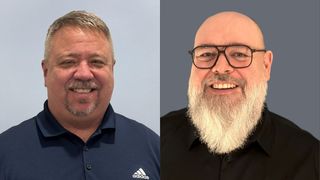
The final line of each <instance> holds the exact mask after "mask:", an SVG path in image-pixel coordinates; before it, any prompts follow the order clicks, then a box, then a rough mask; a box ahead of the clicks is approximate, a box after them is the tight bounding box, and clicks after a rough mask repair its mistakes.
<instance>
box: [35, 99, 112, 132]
mask: <svg viewBox="0 0 320 180" xmlns="http://www.w3.org/2000/svg"><path fill="white" fill-rule="evenodd" d="M36 123H37V125H38V127H39V129H40V131H41V133H42V135H43V136H44V137H54V136H59V135H62V134H64V133H67V132H68V131H67V130H66V129H65V128H63V127H62V126H61V125H60V124H59V123H58V121H57V120H56V119H55V118H54V116H53V115H52V113H51V112H50V110H49V108H48V101H46V102H45V103H44V109H43V111H41V112H40V113H39V114H38V115H37V117H36ZM104 129H115V113H114V111H113V108H112V106H111V104H109V106H108V108H107V110H106V113H105V114H104V117H103V120H102V122H101V124H100V126H99V127H98V129H97V131H96V132H95V133H101V132H102V130H104Z"/></svg>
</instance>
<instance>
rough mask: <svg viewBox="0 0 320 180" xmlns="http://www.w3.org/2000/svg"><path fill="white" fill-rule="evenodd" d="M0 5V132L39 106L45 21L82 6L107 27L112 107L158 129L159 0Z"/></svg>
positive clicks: (12, 1) (37, 0)
mask: <svg viewBox="0 0 320 180" xmlns="http://www.w3.org/2000/svg"><path fill="white" fill-rule="evenodd" d="M0 7H1V11H0V17H1V28H0V49H1V50H0V51H1V60H0V62H1V71H0V77H1V88H0V100H1V102H0V132H3V131H4V130H5V129H8V128H9V127H11V126H13V125H17V124H19V123H20V122H22V121H23V120H26V119H28V118H31V117H33V116H34V115H36V114H37V113H38V112H39V111H41V110H42V109H43V102H44V101H45V100H46V97H47V96H46V89H45V87H44V85H43V77H42V71H41V65H40V63H41V60H42V58H43V50H44V39H45V35H46V32H47V29H48V27H49V25H50V24H51V23H52V22H53V21H54V20H55V19H56V18H58V17H60V16H62V15H64V14H66V13H67V12H69V11H71V10H87V11H89V12H93V13H95V14H97V15H98V16H100V17H101V18H102V19H103V20H104V21H105V22H106V23H107V25H108V26H109V28H110V30H111V35H112V38H113V43H114V50H115V57H116V60H117V63H116V66H115V89H114V93H113V97H112V100H111V103H112V105H113V107H114V109H115V111H116V112H118V113H121V114H124V115H125V116H127V117H129V118H133V119H135V120H137V121H139V122H141V123H143V124H145V125H147V126H148V127H150V128H151V129H153V130H154V131H155V132H157V133H158V134H159V116H160V97H159V94H160V69H159V66H160V0H134V1H122V0H90V1H88V0H77V1H66V0H55V1H53V0H28V1H20V0H5V1H1V2H0Z"/></svg>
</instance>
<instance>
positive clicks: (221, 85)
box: [210, 83, 238, 90]
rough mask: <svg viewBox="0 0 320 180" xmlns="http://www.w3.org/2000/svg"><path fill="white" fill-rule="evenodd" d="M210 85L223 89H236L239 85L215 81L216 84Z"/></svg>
mask: <svg viewBox="0 0 320 180" xmlns="http://www.w3.org/2000/svg"><path fill="white" fill-rule="evenodd" d="M210 87H211V88H213V89H219V90H223V89H234V88H236V87H238V86H237V85H235V84H230V83H215V84H212V85H211V86H210Z"/></svg>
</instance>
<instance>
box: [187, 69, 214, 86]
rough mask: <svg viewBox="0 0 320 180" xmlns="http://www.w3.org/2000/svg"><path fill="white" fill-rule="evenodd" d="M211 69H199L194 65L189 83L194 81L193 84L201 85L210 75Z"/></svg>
mask: <svg viewBox="0 0 320 180" xmlns="http://www.w3.org/2000/svg"><path fill="white" fill-rule="evenodd" d="M208 71H209V70H204V69H203V70H199V69H196V68H194V67H192V69H191V73H190V79H189V83H192V84H193V86H196V87H201V84H202V81H203V80H204V79H205V78H206V76H207V75H208Z"/></svg>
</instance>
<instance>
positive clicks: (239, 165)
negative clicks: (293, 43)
mask: <svg viewBox="0 0 320 180" xmlns="http://www.w3.org/2000/svg"><path fill="white" fill-rule="evenodd" d="M190 54H191V56H192V61H193V65H192V68H191V74H190V79H189V88H188V99H189V105H188V107H187V108H184V109H182V110H178V111H174V112H171V113H169V114H167V115H165V116H164V117H162V118H161V179H163V180H171V179H172V180H177V179H179V180H180V179H181V180H182V179H183V180H189V179H190V180H198V179H226V180H229V179H230V180H232V179H236V180H251V179H252V180H267V179H270V180H283V179H290V180H306V179H308V180H318V179H319V141H318V140H317V139H316V138H314V137H313V136H312V135H311V134H310V133H308V132H306V131H304V130H302V129H300V128H299V127H297V126H296V125H295V124H293V123H292V122H290V121H289V120H287V119H285V118H283V117H281V116H279V115H277V114H274V113H272V112H270V111H269V110H268V108H267V106H266V104H265V99H266V95H267V87H268V81H269V79H270V72H271V65H272V60H273V54H272V52H271V51H270V50H266V48H265V44H264V38H263V33H262V31H261V29H260V28H259V26H258V25H257V23H256V22H255V21H254V20H252V19H251V18H250V17H248V16H246V15H244V14H241V13H238V12H221V13H218V14H216V15H214V16H211V17H209V18H207V19H206V20H205V21H204V22H203V23H202V25H201V26H200V28H199V29H198V31H197V33H196V36H195V40H194V48H193V49H192V50H191V51H190Z"/></svg>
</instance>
